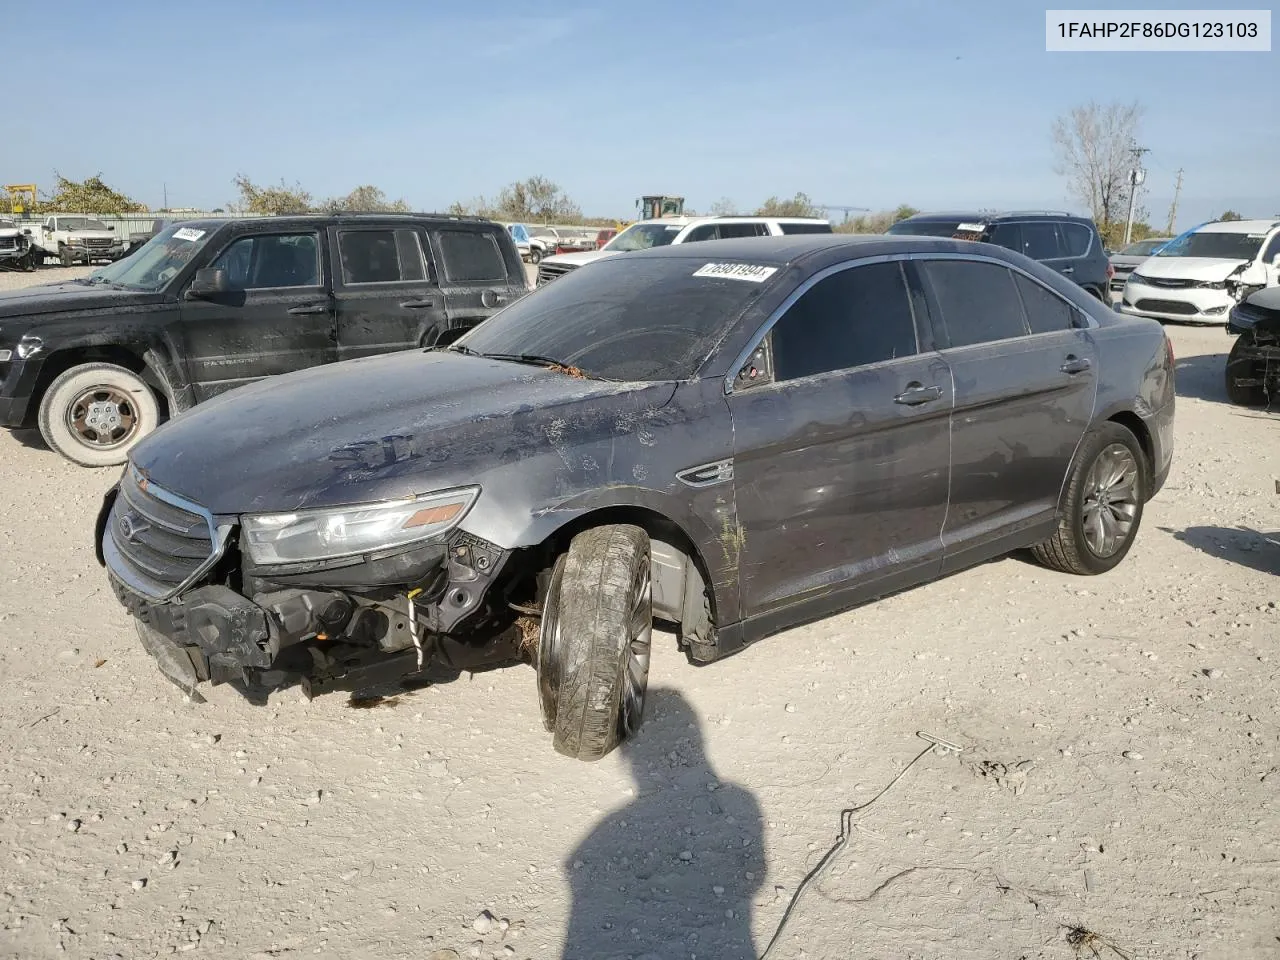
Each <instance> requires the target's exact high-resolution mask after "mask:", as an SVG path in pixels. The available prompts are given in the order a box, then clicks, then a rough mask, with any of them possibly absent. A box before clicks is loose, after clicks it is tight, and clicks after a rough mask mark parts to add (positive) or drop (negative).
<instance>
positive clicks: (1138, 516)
mask: <svg viewBox="0 0 1280 960" xmlns="http://www.w3.org/2000/svg"><path fill="white" fill-rule="evenodd" d="M1149 473H1150V467H1149V466H1148V464H1147V457H1146V454H1145V453H1143V452H1142V447H1141V446H1140V445H1139V444H1138V440H1137V438H1136V437H1135V436H1134V435H1133V434H1132V433H1130V432H1129V431H1128V430H1126V429H1125V428H1124V427H1122V426H1121V425H1120V424H1118V423H1110V422H1108V423H1104V424H1102V426H1100V427H1099V428H1098V429H1097V430H1095V431H1094V432H1093V433H1091V434H1089V436H1087V437H1086V438H1085V440H1084V443H1083V444H1082V445H1081V447H1080V453H1079V456H1077V458H1076V462H1075V465H1074V466H1073V467H1072V470H1071V476H1070V477H1069V478H1068V480H1067V492H1066V497H1065V502H1064V504H1063V511H1062V517H1061V519H1060V520H1059V521H1058V529H1057V531H1056V532H1055V533H1054V535H1053V536H1052V537H1050V538H1049V539H1048V540H1045V541H1044V542H1043V543H1039V544H1036V545H1035V546H1034V547H1032V548H1031V551H1032V553H1033V554H1034V555H1035V557H1036V559H1037V560H1039V561H1040V563H1042V564H1044V565H1045V566H1046V567H1049V568H1051V569H1053V570H1060V571H1062V572H1063V573H1076V574H1082V575H1086V576H1091V575H1096V574H1099V573H1106V572H1107V571H1108V570H1111V569H1113V568H1114V567H1116V566H1117V565H1118V564H1119V563H1120V561H1121V560H1123V559H1124V558H1125V555H1126V554H1128V552H1129V548H1130V547H1131V546H1133V539H1134V537H1135V536H1137V533H1138V527H1139V526H1140V525H1141V523H1142V510H1143V506H1144V505H1145V503H1146V498H1147V491H1148V490H1149V489H1150V480H1149Z"/></svg>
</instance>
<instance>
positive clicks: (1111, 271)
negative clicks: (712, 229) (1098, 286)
mask: <svg viewBox="0 0 1280 960" xmlns="http://www.w3.org/2000/svg"><path fill="white" fill-rule="evenodd" d="M1115 275H1116V268H1115V267H1114V266H1112V265H1111V264H1110V263H1108V264H1107V279H1108V280H1110V279H1111V278H1112V277H1114V276H1115Z"/></svg>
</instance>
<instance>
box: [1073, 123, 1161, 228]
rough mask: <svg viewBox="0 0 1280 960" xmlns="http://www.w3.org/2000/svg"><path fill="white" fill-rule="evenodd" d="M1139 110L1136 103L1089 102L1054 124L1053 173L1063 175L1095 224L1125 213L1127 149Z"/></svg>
mask: <svg viewBox="0 0 1280 960" xmlns="http://www.w3.org/2000/svg"><path fill="white" fill-rule="evenodd" d="M1142 110H1143V108H1142V106H1141V105H1140V104H1138V103H1137V102H1134V103H1128V104H1125V103H1111V104H1105V105H1104V104H1099V103H1095V102H1093V101H1090V102H1089V103H1087V104H1085V105H1083V106H1079V107H1074V108H1072V110H1071V112H1070V113H1068V114H1066V115H1065V116H1062V117H1059V118H1058V119H1057V120H1055V121H1054V123H1053V143H1054V147H1055V149H1056V151H1057V161H1056V163H1055V165H1054V172H1056V173H1057V174H1059V175H1060V176H1063V177H1066V179H1067V186H1068V188H1069V189H1070V191H1071V193H1072V194H1073V195H1074V196H1076V197H1077V198H1078V199H1079V200H1080V202H1081V203H1084V204H1085V205H1086V206H1088V208H1089V213H1090V214H1091V215H1092V216H1093V219H1094V220H1095V221H1097V223H1098V225H1099V226H1103V225H1104V224H1110V223H1113V222H1115V221H1117V220H1118V219H1120V218H1121V217H1122V216H1123V215H1124V210H1123V209H1122V208H1123V205H1124V202H1125V201H1127V200H1128V198H1129V192H1128V191H1129V167H1130V165H1131V156H1132V155H1131V153H1130V150H1131V148H1132V147H1133V145H1134V142H1135V141H1134V137H1135V135H1136V133H1137V129H1138V124H1139V122H1140V121H1141V119H1142Z"/></svg>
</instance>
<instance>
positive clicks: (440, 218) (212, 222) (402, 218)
mask: <svg viewBox="0 0 1280 960" xmlns="http://www.w3.org/2000/svg"><path fill="white" fill-rule="evenodd" d="M369 220H377V221H379V222H386V221H395V222H403V223H422V222H423V221H429V222H433V223H471V224H479V225H483V226H491V227H498V228H502V224H500V223H498V222H497V221H495V220H489V219H487V218H485V217H459V216H454V215H453V214H449V213H342V212H339V213H286V214H279V215H274V216H266V217H206V218H203V219H199V220H174V221H172V222H173V223H175V224H181V225H182V226H185V227H202V228H204V229H206V230H216V229H218V228H219V227H221V226H224V225H225V224H229V223H237V224H246V223H269V224H272V225H281V226H289V225H290V224H294V225H303V224H306V225H314V224H317V223H361V222H364V221H369Z"/></svg>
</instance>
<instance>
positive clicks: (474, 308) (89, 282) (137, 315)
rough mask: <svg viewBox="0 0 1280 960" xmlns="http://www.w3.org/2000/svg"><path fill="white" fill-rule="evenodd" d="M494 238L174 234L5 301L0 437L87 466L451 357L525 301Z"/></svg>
mask: <svg viewBox="0 0 1280 960" xmlns="http://www.w3.org/2000/svg"><path fill="white" fill-rule="evenodd" d="M528 289H529V288H528V281H527V280H526V279H525V274H524V267H523V265H522V264H521V262H520V254H519V252H518V251H517V250H516V246H515V243H514V242H513V241H512V239H511V236H510V235H509V234H508V233H507V231H506V230H505V229H503V228H502V226H501V225H499V224H496V223H493V222H491V221H489V220H481V219H477V218H471V217H451V216H437V215H429V214H405V215H384V214H376V215H375V214H335V215H314V216H288V217H256V218H239V219H229V218H220V219H216V220H214V219H210V220H188V221H184V222H180V223H173V224H170V225H169V226H167V227H165V228H164V229H163V230H161V231H160V232H159V233H158V234H156V236H154V237H153V238H151V240H149V241H148V242H147V243H146V245H145V246H143V247H142V248H141V249H139V250H138V251H137V252H135V253H133V254H132V255H131V256H129V257H127V258H125V259H122V260H119V261H118V262H116V263H114V264H112V265H111V266H108V267H104V268H102V269H101V270H98V271H96V272H95V273H94V274H93V275H91V276H90V277H88V278H87V279H83V280H71V281H67V282H63V283H55V284H47V285H44V286H36V287H28V288H26V289H22V290H14V291H9V292H6V293H0V426H3V427H7V428H10V429H14V428H19V427H30V426H35V425H38V426H39V428H40V432H41V433H42V434H43V436H44V439H45V441H46V442H47V443H48V444H49V446H50V447H51V448H53V449H54V450H55V451H57V452H58V453H60V454H62V455H63V456H64V457H67V458H68V459H70V460H73V461H75V462H76V463H79V464H82V465H84V466H107V465H110V464H116V463H123V462H124V461H125V458H126V456H127V454H128V452H129V450H130V449H132V448H133V446H134V445H135V444H137V442H138V441H139V440H141V439H142V438H143V437H144V436H146V435H147V434H148V433H150V432H151V431H152V430H154V429H155V428H156V426H157V425H158V424H159V421H160V419H161V418H162V417H163V416H164V415H165V414H170V413H171V414H177V413H180V412H182V411H184V410H186V409H188V408H190V407H192V406H194V405H195V404H198V403H200V402H202V401H204V400H207V399H209V398H210V397H212V396H215V395H216V394H219V393H223V392H225V391H227V390H230V389H231V388H233V387H238V386H240V385H242V384H246V383H251V382H253V381H255V380H260V379H262V378H263V377H268V376H272V375H273V374H278V373H290V372H292V371H295V370H302V369H304V368H306V367H314V366H319V365H320V364H326V363H332V362H334V361H336V360H346V359H349V358H354V357H364V356H369V355H372V354H378V353H390V352H392V351H395V350H404V349H409V348H413V347H422V346H432V345H437V344H444V343H449V342H451V341H452V340H454V339H457V337H459V336H461V335H462V334H463V333H464V332H465V331H467V330H469V329H471V328H472V327H474V326H476V325H477V324H478V323H479V322H480V321H481V320H483V319H485V318H486V317H488V316H489V315H490V314H492V313H494V312H495V311H497V310H498V309H499V308H501V307H502V306H503V305H505V304H507V303H510V302H511V301H513V300H515V299H517V298H519V297H521V296H523V295H524V294H525V293H527V292H528Z"/></svg>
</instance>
